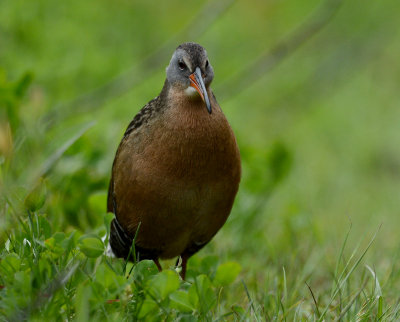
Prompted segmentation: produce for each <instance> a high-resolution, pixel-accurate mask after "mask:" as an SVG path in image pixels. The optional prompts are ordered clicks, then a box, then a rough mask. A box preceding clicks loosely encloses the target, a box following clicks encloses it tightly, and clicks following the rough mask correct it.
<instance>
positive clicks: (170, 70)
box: [167, 42, 214, 114]
mask: <svg viewBox="0 0 400 322" xmlns="http://www.w3.org/2000/svg"><path fill="white" fill-rule="evenodd" d="M213 78H214V70H213V68H212V67H211V64H210V62H209V60H208V57H207V52H206V50H205V49H204V48H203V47H202V46H200V45H199V44H196V43H192V42H187V43H183V44H181V45H180V46H179V47H178V48H176V50H175V52H174V54H173V55H172V58H171V62H170V63H169V65H168V67H167V80H168V82H169V83H170V84H171V85H172V86H177V87H179V88H180V89H181V90H183V91H184V92H185V94H186V95H188V96H195V95H200V97H201V98H202V100H203V101H204V103H205V104H206V107H207V110H208V112H209V113H210V114H211V104H210V100H209V98H208V94H207V88H208V87H209V86H210V84H211V82H212V80H213Z"/></svg>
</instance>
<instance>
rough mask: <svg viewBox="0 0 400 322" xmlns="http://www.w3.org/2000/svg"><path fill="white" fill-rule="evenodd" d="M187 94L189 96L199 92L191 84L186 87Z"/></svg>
mask: <svg viewBox="0 0 400 322" xmlns="http://www.w3.org/2000/svg"><path fill="white" fill-rule="evenodd" d="M185 94H186V95H187V96H195V95H199V93H197V91H196V89H195V88H194V87H192V86H189V87H188V88H186V89H185Z"/></svg>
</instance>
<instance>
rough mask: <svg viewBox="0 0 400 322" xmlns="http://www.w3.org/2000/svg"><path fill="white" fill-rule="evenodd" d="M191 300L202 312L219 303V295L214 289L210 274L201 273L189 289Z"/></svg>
mask: <svg viewBox="0 0 400 322" xmlns="http://www.w3.org/2000/svg"><path fill="white" fill-rule="evenodd" d="M189 300H190V303H192V304H193V305H194V306H195V307H197V308H198V309H199V310H200V311H201V312H202V313H204V314H205V313H207V312H208V311H210V310H211V309H212V308H213V307H214V306H215V304H216V303H217V297H216V295H215V293H214V291H213V289H212V284H211V281H210V279H209V278H208V276H206V275H199V276H197V277H196V279H195V281H194V283H193V285H192V286H191V287H190V289H189Z"/></svg>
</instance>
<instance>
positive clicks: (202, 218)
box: [107, 43, 241, 279]
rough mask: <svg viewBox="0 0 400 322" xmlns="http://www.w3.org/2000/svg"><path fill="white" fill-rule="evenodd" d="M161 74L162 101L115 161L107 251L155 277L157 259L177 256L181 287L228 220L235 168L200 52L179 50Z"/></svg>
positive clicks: (132, 127)
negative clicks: (150, 269)
mask: <svg viewBox="0 0 400 322" xmlns="http://www.w3.org/2000/svg"><path fill="white" fill-rule="evenodd" d="M166 74H167V77H166V80H165V82H164V86H163V88H162V90H161V93H160V94H159V95H158V96H157V97H156V98H154V99H153V100H151V101H150V102H149V103H147V104H146V105H145V106H144V107H143V108H142V109H141V110H140V112H139V113H138V114H137V115H136V116H135V117H134V118H133V120H132V122H131V123H130V124H129V126H128V128H127V129H126V131H125V134H124V136H123V138H122V140H121V143H120V144H119V147H118V149H117V152H116V155H115V159H114V163H113V166H112V175H111V180H110V185H109V190H108V201H107V209H108V211H109V212H113V213H114V214H115V218H114V219H113V220H112V222H111V229H110V246H111V249H112V251H113V253H114V254H115V255H116V256H117V257H121V258H125V259H128V257H130V258H129V259H130V260H132V259H133V258H134V257H135V258H136V259H138V260H143V259H151V260H153V261H154V262H155V263H156V265H157V267H158V268H159V270H161V266H160V263H159V259H168V258H173V257H178V256H180V257H178V259H179V258H181V261H180V262H181V265H182V267H181V277H182V278H183V279H184V278H185V273H186V263H187V260H188V259H189V257H190V256H192V255H193V254H194V253H196V252H197V251H199V250H200V249H201V248H202V247H203V246H204V245H206V244H207V243H208V242H209V241H210V240H211V239H212V238H213V236H214V235H215V234H216V233H217V232H218V230H219V229H220V228H221V227H222V225H223V224H224V223H225V221H226V219H227V218H228V216H229V214H230V212H231V209H232V205H233V201H234V199H235V196H236V193H237V191H238V187H239V182H240V176H241V164H240V154H239V149H238V145H237V142H236V139H235V136H234V133H233V131H232V129H231V127H230V125H229V123H228V121H227V119H226V118H225V116H224V114H223V112H222V110H221V108H220V106H219V105H218V103H217V100H216V98H215V96H214V94H213V92H212V90H211V88H210V84H211V82H212V80H213V78H214V70H213V68H212V66H211V64H210V61H209V59H208V56H207V52H206V50H205V49H204V48H203V47H202V46H200V45H198V44H196V43H183V44H181V45H180V46H178V48H177V49H176V50H175V52H174V54H173V55H172V59H171V61H170V63H169V65H168V67H167V70H166ZM135 236H136V238H135V239H134V237H135ZM133 240H134V241H135V243H134V247H131V246H133V245H132V244H133ZM132 249H134V250H135V252H136V253H135V254H133V253H132ZM133 255H135V256H133Z"/></svg>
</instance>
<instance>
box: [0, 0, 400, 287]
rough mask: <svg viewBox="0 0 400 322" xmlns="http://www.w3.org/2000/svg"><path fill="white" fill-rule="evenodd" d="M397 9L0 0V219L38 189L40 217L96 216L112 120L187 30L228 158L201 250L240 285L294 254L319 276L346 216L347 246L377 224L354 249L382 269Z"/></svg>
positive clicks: (160, 69)
mask: <svg viewBox="0 0 400 322" xmlns="http://www.w3.org/2000/svg"><path fill="white" fill-rule="evenodd" d="M398 9H399V3H398V1H396V0H381V1H375V2H365V1H361V0H343V1H338V0H327V1H316V0H309V1H300V0H292V1H278V0H268V1H257V0H250V1H247V0H246V1H244V0H238V1H228V0H224V1H209V2H204V1H193V0H191V1H180V0H172V1H164V2H158V3H151V2H149V1H128V0H115V1H107V0H98V1H95V2H88V1H78V0H71V1H67V2H57V1H50V0H36V1H23V0H13V1H4V0H3V1H1V2H0V117H1V121H0V149H1V151H0V153H1V181H0V184H1V186H0V187H1V189H2V205H1V206H2V207H1V210H0V211H1V214H2V215H1V219H0V223H1V226H2V227H3V228H4V230H5V229H6V228H10V227H11V225H13V224H15V223H17V222H18V221H17V220H16V218H15V216H14V215H13V214H15V213H18V211H19V210H18V209H20V207H21V204H22V203H23V202H24V200H25V198H26V196H27V195H28V194H29V193H30V191H31V190H32V189H39V190H40V189H44V188H43V187H44V186H45V189H46V193H45V194H44V195H45V197H44V198H45V200H44V202H45V203H44V206H43V212H44V213H46V214H47V218H48V220H49V221H50V223H51V224H52V226H53V228H54V229H55V230H67V231H68V230H70V229H72V228H73V227H74V228H78V229H79V230H81V231H85V232H90V231H92V230H93V229H94V228H96V227H98V226H99V225H101V224H102V222H103V215H104V213H105V207H106V205H105V199H106V189H107V187H108V180H109V176H110V170H111V164H112V160H113V158H114V154H115V151H116V148H117V145H118V143H119V141H120V139H121V137H122V134H123V132H124V131H125V129H126V127H127V125H128V124H129V122H130V120H131V119H132V118H133V117H134V115H135V114H136V113H137V112H138V111H139V109H140V108H141V107H142V106H144V105H145V104H146V103H147V102H148V101H149V100H150V99H152V98H153V97H155V96H157V95H158V93H159V92H160V90H161V88H162V85H163V82H164V78H165V67H166V66H167V65H168V63H169V60H170V57H171V55H172V53H173V51H174V50H175V48H176V47H177V46H178V45H179V44H180V43H181V42H184V41H194V42H198V43H200V44H201V45H203V46H204V47H205V48H206V49H207V52H208V55H209V58H210V61H211V63H212V65H213V67H214V70H215V78H214V82H213V84H212V88H213V90H214V92H215V95H216V97H217V99H218V100H219V103H220V105H221V107H222V109H223V110H224V112H225V114H226V116H227V118H228V120H229V121H230V123H231V125H232V127H233V129H234V131H235V134H236V136H237V139H238V142H239V146H240V149H241V155H242V159H243V178H242V183H241V187H240V190H239V194H238V197H237V200H236V203H235V206H234V209H233V212H232V214H231V217H230V218H229V220H228V222H227V224H226V225H225V226H224V228H223V229H222V230H221V231H220V233H219V234H218V235H217V236H216V238H215V239H214V240H213V242H212V243H211V244H210V245H209V246H207V247H206V249H205V250H203V251H202V252H204V253H212V254H216V255H218V256H221V257H222V258H230V259H232V258H233V259H235V260H236V261H238V262H239V263H240V264H241V265H242V266H243V267H244V269H245V272H246V273H245V274H247V275H246V276H247V278H249V276H254V279H253V281H254V284H257V283H258V282H260V281H264V280H266V279H267V275H268V271H273V272H276V271H278V272H279V271H281V269H282V266H284V267H285V268H286V271H287V274H288V275H289V276H290V274H291V270H295V268H294V267H297V268H296V269H298V266H301V267H305V266H306V265H307V263H311V265H312V266H313V267H311V268H309V271H307V269H308V268H304V270H305V271H306V272H305V273H304V274H308V273H307V272H311V271H314V272H315V271H316V274H317V276H318V275H321V276H326V274H327V271H329V268H327V269H326V271H325V270H324V267H325V266H328V267H329V266H330V265H332V263H335V261H336V259H337V256H338V253H339V250H340V247H341V245H342V241H343V239H344V238H345V234H346V231H347V230H348V229H349V227H350V225H352V231H351V233H350V248H354V247H355V245H356V244H357V242H359V241H362V240H364V238H365V236H366V237H367V239H368V238H369V237H370V236H371V235H372V234H373V233H374V232H375V231H376V230H377V229H378V227H379V226H380V224H382V227H381V229H380V231H379V233H378V235H377V239H376V241H375V243H374V245H373V246H372V248H371V250H370V251H369V253H368V256H369V257H368V258H370V259H369V260H370V265H375V266H376V268H377V269H378V271H379V272H380V274H381V276H386V275H387V274H389V273H390V271H391V267H392V266H397V265H398V263H397V261H396V260H394V259H393V258H394V256H395V255H396V254H397V249H398V247H399V242H400V234H399V227H400V195H399V194H400V145H399V143H400V128H399V124H400V108H399V106H400V95H399V84H400V64H399V63H398V62H399V59H400V33H399V32H400V24H399V19H400V15H399V10H398ZM313 24H315V28H314V29H313ZM302 31H304V32H303V33H302ZM297 42H298V44H297ZM282 45H283V46H287V47H282ZM297 45H298V46H297ZM277 46H278V47H277ZM274 48H275V49H274ZM282 48H286V50H287V51H285V50H283V49H282ZM280 49H281V50H280ZM271 50H272V51H271ZM92 121H94V123H91V122H92ZM64 150H65V151H64ZM39 178H42V179H39ZM35 187H36V188H35ZM11 205H12V206H11ZM2 238H3V240H2V242H4V238H5V237H4V235H3V237H2ZM310 258H313V260H310ZM315 267H317V268H315ZM290 278H292V279H296V276H292V277H288V279H290ZM321 278H322V281H323V280H324V277H321ZM315 279H317V280H318V278H317V277H315ZM315 279H314V280H315ZM316 283H317V282H316ZM318 283H319V282H318ZM318 283H317V285H319V284H318ZM397 286H398V285H397ZM397 286H396V287H397ZM392 287H393V294H396V291H395V290H396V287H395V286H394V285H392ZM397 290H399V289H397ZM302 292H303V291H302ZM307 292H308V290H306V289H305V290H304V293H307Z"/></svg>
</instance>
